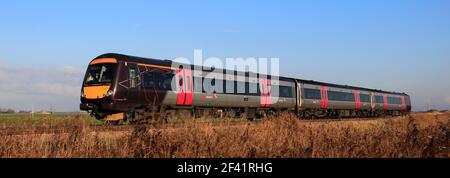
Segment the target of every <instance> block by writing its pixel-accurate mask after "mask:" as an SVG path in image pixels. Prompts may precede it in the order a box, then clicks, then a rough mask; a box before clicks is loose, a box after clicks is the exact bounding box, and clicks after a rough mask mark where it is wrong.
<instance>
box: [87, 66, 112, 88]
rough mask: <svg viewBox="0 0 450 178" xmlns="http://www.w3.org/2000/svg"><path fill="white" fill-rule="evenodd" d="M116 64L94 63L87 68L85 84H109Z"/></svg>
mask: <svg viewBox="0 0 450 178" xmlns="http://www.w3.org/2000/svg"><path fill="white" fill-rule="evenodd" d="M115 71H116V64H96V65H91V66H89V68H88V71H87V74H86V78H85V80H84V84H85V85H103V84H109V83H111V82H112V80H113V78H114V73H115Z"/></svg>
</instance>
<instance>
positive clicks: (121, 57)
mask: <svg viewBox="0 0 450 178" xmlns="http://www.w3.org/2000/svg"><path fill="white" fill-rule="evenodd" d="M99 58H115V59H117V60H119V61H130V62H137V63H147V64H154V65H162V66H171V65H172V64H173V61H171V60H167V59H166V60H161V59H153V58H143V57H136V56H130V55H124V54H117V53H107V54H103V55H100V56H98V57H96V58H95V59H99ZM95 59H94V60H95ZM195 67H200V66H194V68H195ZM224 70H227V69H224ZM240 72H242V71H240ZM245 73H246V74H249V73H250V72H245ZM258 75H259V74H258ZM278 77H279V78H280V80H296V81H300V82H301V83H306V84H314V85H323V86H329V87H336V88H344V89H352V90H363V91H371V92H377V93H387V94H396V95H405V96H409V95H407V94H406V93H399V92H391V91H384V90H378V89H370V88H364V87H356V86H349V85H339V84H333V83H326V82H319V81H314V80H305V79H297V78H292V77H283V76H278Z"/></svg>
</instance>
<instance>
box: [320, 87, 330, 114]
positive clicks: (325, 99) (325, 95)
mask: <svg viewBox="0 0 450 178" xmlns="http://www.w3.org/2000/svg"><path fill="white" fill-rule="evenodd" d="M320 95H321V98H322V109H327V108H328V88H327V87H326V86H321V87H320Z"/></svg>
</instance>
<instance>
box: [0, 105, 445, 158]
mask: <svg viewBox="0 0 450 178" xmlns="http://www.w3.org/2000/svg"><path fill="white" fill-rule="evenodd" d="M449 120H450V113H414V114H412V115H411V116H407V117H398V118H389V119H381V120H366V121H338V122H307V121H298V120H296V119H294V118H293V117H292V116H290V115H288V114H285V115H284V116H283V117H281V119H275V118H267V119H265V120H263V121H261V122H257V123H247V122H242V124H235V122H230V121H226V120H224V121H222V122H219V123H217V122H214V123H206V124H205V123H204V122H202V123H199V122H196V121H192V120H186V121H185V122H183V123H182V124H181V125H180V126H179V127H176V128H172V127H166V126H148V125H147V126H143V125H141V126H134V127H132V128H130V130H129V131H101V132H99V131H95V129H94V128H93V126H91V124H89V123H88V122H86V121H85V120H84V119H83V118H81V117H78V118H74V119H72V120H68V121H66V122H63V123H59V124H56V125H53V126H52V128H54V127H58V128H59V130H60V131H61V132H60V133H58V132H57V133H52V134H42V133H43V132H42V131H40V130H39V129H50V127H43V126H45V123H39V124H35V125H26V126H27V127H28V129H31V130H32V132H31V133H27V134H25V135H12V134H2V135H0V157H14V158H16V157H20V158H21V157H63V158H65V157H76V158H78V157H95V158H97V157H108V158H109V157H114V158H115V157H127V158H128V157H133V158H134V157H139V158H141V157H145V158H159V157H163V158H186V157H188V158H217V157H219V158H222V157H225V158H228V157H233V158H234V157H245V158H254V157H256V158H278V157H281V158H323V157H326V158H330V157H331V158H347V157H350V158H354V157H357V158H361V157H364V158H365V157H369V158H370V157H377V158H378V157H383V158H384V157H389V158H390V157H408V158H423V157H425V158H428V157H439V158H448V157H450V147H449V142H450V139H449V138H450V130H449V128H450V125H449ZM16 124H17V123H16ZM13 126H14V125H11V126H5V125H3V126H2V127H3V128H9V129H10V128H11V127H13ZM20 129H23V127H22V126H19V127H17V130H20Z"/></svg>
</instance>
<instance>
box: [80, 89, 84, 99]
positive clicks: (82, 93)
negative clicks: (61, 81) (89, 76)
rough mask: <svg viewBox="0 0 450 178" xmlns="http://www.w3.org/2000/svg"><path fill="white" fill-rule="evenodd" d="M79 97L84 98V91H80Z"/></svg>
mask: <svg viewBox="0 0 450 178" xmlns="http://www.w3.org/2000/svg"><path fill="white" fill-rule="evenodd" d="M80 96H81V97H82V98H84V91H83V90H81V94H80Z"/></svg>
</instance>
